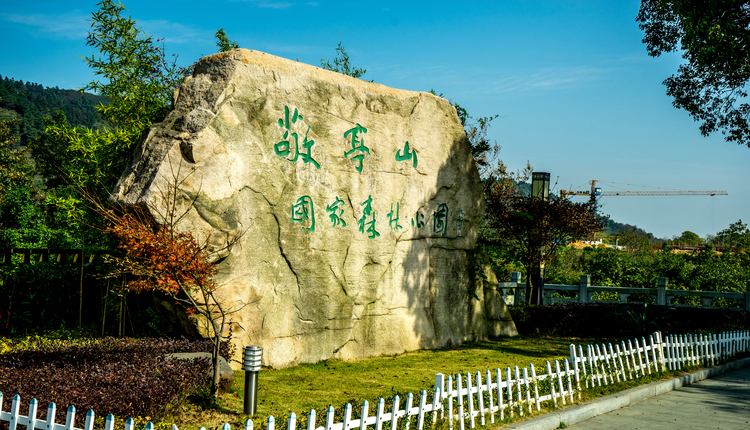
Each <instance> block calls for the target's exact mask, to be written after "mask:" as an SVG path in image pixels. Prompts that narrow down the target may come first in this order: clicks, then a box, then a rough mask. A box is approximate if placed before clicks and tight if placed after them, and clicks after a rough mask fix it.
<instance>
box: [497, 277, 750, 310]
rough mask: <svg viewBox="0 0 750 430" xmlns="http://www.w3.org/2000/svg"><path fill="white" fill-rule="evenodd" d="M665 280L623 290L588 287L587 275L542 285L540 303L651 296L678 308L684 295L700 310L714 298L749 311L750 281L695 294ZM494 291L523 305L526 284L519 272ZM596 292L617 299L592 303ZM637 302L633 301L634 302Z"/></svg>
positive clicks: (589, 283)
mask: <svg viewBox="0 0 750 430" xmlns="http://www.w3.org/2000/svg"><path fill="white" fill-rule="evenodd" d="M668 286H669V278H666V277H663V278H659V279H658V280H657V283H656V287H646V288H624V287H612V286H599V285H597V286H594V285H591V276H590V275H581V282H580V283H579V284H578V285H563V284H544V293H543V294H542V296H543V299H544V304H553V303H633V302H629V301H628V297H629V296H630V295H631V294H638V295H646V296H651V297H652V298H653V300H654V304H657V305H669V306H678V305H675V304H673V303H672V301H673V300H674V299H675V297H680V296H688V297H699V298H700V301H701V304H702V305H703V307H709V306H711V303H712V302H713V300H714V299H717V298H725V299H738V300H739V301H740V303H741V304H742V309H744V310H746V311H748V312H750V281H748V282H747V288H746V291H745V292H744V293H730V292H719V291H697V290H677V289H671V288H667V287H668ZM497 289H498V291H500V292H501V293H502V295H503V299H504V300H505V303H506V304H508V305H513V304H515V303H523V302H524V301H525V298H526V283H525V282H521V273H520V272H513V273H512V274H511V282H500V283H498V285H497ZM560 291H566V292H574V293H575V296H576V297H572V298H571V297H553V295H554V293H555V292H560ZM600 292H612V293H615V294H617V296H618V300H594V299H593V296H594V295H595V294H596V293H600ZM636 303H637V302H636Z"/></svg>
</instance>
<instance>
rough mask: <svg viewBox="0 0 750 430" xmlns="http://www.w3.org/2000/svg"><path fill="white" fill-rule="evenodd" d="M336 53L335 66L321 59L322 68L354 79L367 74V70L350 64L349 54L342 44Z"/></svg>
mask: <svg viewBox="0 0 750 430" xmlns="http://www.w3.org/2000/svg"><path fill="white" fill-rule="evenodd" d="M336 53H337V54H338V55H337V57H336V58H334V59H333V64H331V62H330V61H328V60H326V59H321V60H320V67H321V68H323V69H326V70H330V71H332V72H336V73H341V74H342V75H347V76H351V77H352V78H359V77H360V76H363V75H364V74H365V73H367V70H365V69H358V68H356V67H354V66H352V65H351V64H350V63H349V54H347V53H346V49H344V46H343V45H342V44H341V42H339V46H337V47H336ZM370 82H372V81H370Z"/></svg>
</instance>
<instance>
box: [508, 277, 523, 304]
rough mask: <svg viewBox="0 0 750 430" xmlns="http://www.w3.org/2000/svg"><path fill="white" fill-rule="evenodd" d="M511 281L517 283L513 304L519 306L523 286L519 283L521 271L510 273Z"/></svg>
mask: <svg viewBox="0 0 750 430" xmlns="http://www.w3.org/2000/svg"><path fill="white" fill-rule="evenodd" d="M510 282H513V283H514V284H516V290H515V294H514V297H513V306H518V305H520V304H521V302H522V300H521V287H520V286H519V285H518V284H520V283H521V272H511V273H510Z"/></svg>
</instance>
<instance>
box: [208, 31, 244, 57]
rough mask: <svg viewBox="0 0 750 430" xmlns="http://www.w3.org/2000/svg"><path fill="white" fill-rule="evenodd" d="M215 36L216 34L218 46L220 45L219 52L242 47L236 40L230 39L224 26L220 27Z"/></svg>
mask: <svg viewBox="0 0 750 430" xmlns="http://www.w3.org/2000/svg"><path fill="white" fill-rule="evenodd" d="M214 36H216V46H218V47H219V52H226V51H231V50H232V49H237V48H239V47H240V45H238V44H237V43H236V42H232V41H231V40H229V38H228V37H227V34H226V33H224V29H223V28H220V29H219V31H217V32H216V34H215V35H214Z"/></svg>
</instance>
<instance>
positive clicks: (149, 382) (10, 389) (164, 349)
mask: <svg viewBox="0 0 750 430" xmlns="http://www.w3.org/2000/svg"><path fill="white" fill-rule="evenodd" d="M3 345H4V349H5V350H6V351H7V350H9V351H8V352H5V353H3V354H1V355H0V391H1V392H2V393H3V395H4V396H5V397H6V398H8V399H9V398H10V397H11V396H12V395H14V394H18V395H20V396H21V399H22V401H23V403H24V404H28V403H27V402H29V401H30V400H31V398H36V399H37V400H38V401H39V405H40V407H39V414H38V416H39V417H40V418H41V419H44V418H45V417H46V413H47V411H46V406H47V404H49V403H50V402H55V404H56V405H57V407H58V411H63V413H64V410H65V409H67V407H68V406H70V405H73V406H75V407H76V410H77V411H78V413H77V414H76V415H77V417H76V425H77V426H79V427H80V426H82V424H83V420H84V418H85V413H84V412H85V411H87V410H88V409H93V410H94V412H95V413H96V415H97V416H100V417H103V416H105V415H106V414H108V413H112V414H114V415H115V416H117V417H118V418H125V417H129V416H141V417H152V418H157V417H160V416H162V415H164V414H165V413H167V412H172V411H174V410H175V409H176V408H177V407H179V404H180V401H181V400H184V399H185V398H186V397H187V396H189V395H191V394H194V393H197V392H200V391H201V390H204V391H205V387H206V383H207V382H208V368H209V360H208V359H201V360H173V361H167V360H165V359H164V355H165V354H169V353H174V352H194V351H202V352H208V351H210V350H211V343H210V341H208V340H199V341H188V340H184V339H182V340H174V339H114V338H104V339H100V340H93V339H79V340H73V341H66V340H49V339H44V338H38V337H36V338H35V339H32V340H25V341H23V342H4V343H3ZM58 414H60V412H58ZM59 416H62V415H59ZM58 419H59V417H58Z"/></svg>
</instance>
